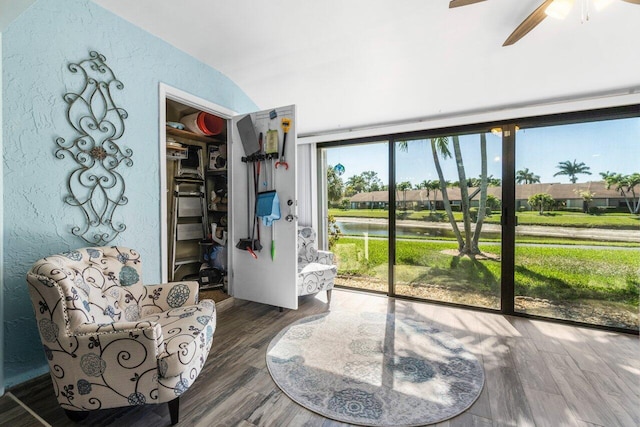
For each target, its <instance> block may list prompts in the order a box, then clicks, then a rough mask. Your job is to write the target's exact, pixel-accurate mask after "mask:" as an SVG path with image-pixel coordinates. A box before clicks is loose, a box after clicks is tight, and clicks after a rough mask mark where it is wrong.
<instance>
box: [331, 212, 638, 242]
mask: <svg viewBox="0 0 640 427" xmlns="http://www.w3.org/2000/svg"><path fill="white" fill-rule="evenodd" d="M335 219H336V221H337V222H343V223H352V224H376V225H384V224H387V220H386V219H383V218H352V217H335ZM396 226H402V227H416V228H424V229H435V230H437V229H439V230H448V231H451V225H450V224H449V223H446V222H426V221H415V220H398V221H396ZM458 227H460V229H464V226H463V225H462V223H458ZM482 230H483V231H487V232H492V233H499V232H500V231H501V227H500V225H498V224H484V225H483V226H482ZM516 234H517V235H519V236H538V237H557V238H565V239H566V238H569V239H580V240H597V241H603V242H607V241H608V242H628V243H639V244H640V227H639V228H638V230H615V229H603V228H577V227H546V226H541V225H519V226H517V227H516Z"/></svg>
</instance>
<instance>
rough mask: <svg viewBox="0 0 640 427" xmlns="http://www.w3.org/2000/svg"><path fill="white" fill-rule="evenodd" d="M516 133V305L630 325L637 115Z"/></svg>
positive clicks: (639, 153) (636, 230)
mask: <svg viewBox="0 0 640 427" xmlns="http://www.w3.org/2000/svg"><path fill="white" fill-rule="evenodd" d="M516 140H517V142H516V205H517V209H518V224H519V225H518V227H517V228H516V255H515V278H514V281H515V310H516V311H517V312H522V313H528V314H533V315H538V316H544V317H552V318H558V319H567V320H573V321H578V322H585V323H592V324H597V325H605V326H613V327H619V328H628V329H635V330H637V329H638V294H639V286H640V217H639V214H640V212H639V206H638V204H639V200H638V196H639V195H640V174H639V172H640V119H638V118H631V119H620V120H607V121H597V122H589V123H578V124H569V125H560V126H550V127H539V128H533V129H526V130H521V131H519V132H518V133H517V137H516Z"/></svg>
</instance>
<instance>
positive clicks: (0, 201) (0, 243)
mask: <svg viewBox="0 0 640 427" xmlns="http://www.w3.org/2000/svg"><path fill="white" fill-rule="evenodd" d="M0 28H1V27H0ZM2 85H3V79H2V30H1V29H0V153H1V152H3V145H2V122H3V120H4V116H3V115H2V99H3V98H2ZM3 163H4V161H2V162H0V308H2V307H4V299H3V294H4V279H3V277H4V269H3V265H4V253H3V250H2V248H3V247H4V221H3V218H4V217H3V214H2V212H3V210H4V179H3V178H2V164H3ZM0 326H1V327H0V396H2V395H3V394H4V310H0Z"/></svg>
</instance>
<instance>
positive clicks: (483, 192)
mask: <svg viewBox="0 0 640 427" xmlns="http://www.w3.org/2000/svg"><path fill="white" fill-rule="evenodd" d="M451 139H452V141H453V152H454V156H455V161H456V166H457V169H458V179H459V181H458V182H462V183H466V182H467V177H466V173H465V169H464V163H463V161H462V150H461V149H460V140H459V138H458V137H457V136H453V137H451ZM431 151H432V153H433V161H434V164H435V166H436V171H437V172H438V177H439V178H440V191H442V201H443V203H444V208H445V211H446V212H447V217H448V218H449V222H450V223H451V228H452V229H453V233H454V234H455V236H456V239H457V240H458V252H459V253H460V255H468V256H470V257H474V256H475V255H477V254H479V253H480V249H479V248H478V241H479V239H480V232H481V230H482V224H483V221H484V217H485V212H486V202H487V187H488V180H487V141H486V137H485V135H484V134H480V158H481V174H480V176H481V179H480V183H479V184H480V206H479V209H478V218H477V220H476V227H475V230H474V231H473V233H472V230H471V214H470V209H469V208H470V205H469V189H468V187H467V186H466V185H461V186H459V187H460V199H461V206H460V210H461V211H462V222H463V225H464V238H463V236H462V233H461V232H460V229H459V228H458V225H457V223H456V221H455V218H454V217H453V212H452V210H451V204H450V203H449V196H448V194H447V183H446V181H445V180H444V176H443V174H442V168H441V166H440V160H439V158H438V153H440V155H441V156H442V157H443V158H451V157H452V155H451V150H449V138H447V137H442V138H432V139H431Z"/></svg>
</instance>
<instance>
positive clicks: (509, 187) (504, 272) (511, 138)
mask: <svg viewBox="0 0 640 427" xmlns="http://www.w3.org/2000/svg"><path fill="white" fill-rule="evenodd" d="M633 117H640V104H633V105H625V106H620V107H611V108H600V109H593V110H583V111H576V112H569V113H559V114H549V115H541V116H533V117H524V118H517V119H509V120H502V121H494V122H487V123H479V124H471V125H463V126H456V127H448V128H438V129H429V130H421V131H413V132H406V133H397V134H383V135H377V136H371V137H366V138H358V139H351V140H336V141H332V142H324V143H318V144H317V147H316V148H317V150H318V159H320V158H321V157H322V155H321V153H322V150H323V149H326V148H331V147H339V146H345V145H358V144H363V143H370V142H375V141H388V144H389V153H388V160H389V241H388V251H389V262H388V269H389V270H388V271H389V276H388V277H389V279H388V280H389V281H388V292H387V295H388V296H389V297H395V298H401V299H407V300H415V301H422V302H428V303H433V304H440V305H445V306H452V307H458V308H465V309H470V310H477V311H485V312H492V313H500V314H503V315H509V316H517V317H524V318H531V319H537V320H543V321H550V322H555V323H562V324H568V325H574V326H580V327H586V328H592V329H601V330H607V331H613V332H622V333H627V334H633V335H638V334H639V332H638V331H634V330H631V329H626V328H619V327H613V326H605V325H598V324H592V323H585V322H580V321H575V320H568V319H560V318H552V317H543V316H537V315H533V314H528V313H523V312H518V311H516V310H515V261H516V260H515V247H516V246H515V241H516V239H515V238H516V226H517V215H516V214H517V209H516V180H515V175H516V143H517V141H516V130H517V129H518V128H519V129H526V128H535V127H546V126H554V125H566V124H572V123H583V122H594V121H605V120H614V119H623V118H633ZM493 129H500V130H501V132H502V212H501V220H500V223H501V230H502V241H501V248H502V254H501V257H502V262H501V278H500V280H501V282H500V285H501V286H500V289H501V296H500V301H501V302H500V309H499V310H498V309H492V308H486V307H475V306H469V305H464V304H457V303H451V302H445V301H438V300H430V299H423V298H415V297H411V296H403V295H398V294H396V292H395V277H394V267H395V263H396V247H395V246H396V244H395V240H396V203H395V202H396V167H395V160H396V159H395V147H396V142H397V141H399V140H407V139H428V138H432V137H438V136H443V135H454V134H458V135H460V134H468V133H479V132H490V131H491V130H493ZM322 173H325V174H326V170H324V169H322V168H320V167H319V168H318V177H319V178H323V179H326V178H324V175H321V174H322ZM318 181H319V182H320V181H321V180H320V179H319V180H318ZM319 197H320V193H319ZM322 197H325V199H326V192H325V195H324V196H322ZM325 202H326V200H324V201H323V200H319V203H318V209H320V216H319V218H324V216H323V215H325V213H326V211H325V213H323V212H322V209H326V207H324V204H325ZM325 216H326V215H325ZM322 238H323V239H324V236H323V237H322ZM348 289H351V288H348Z"/></svg>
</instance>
